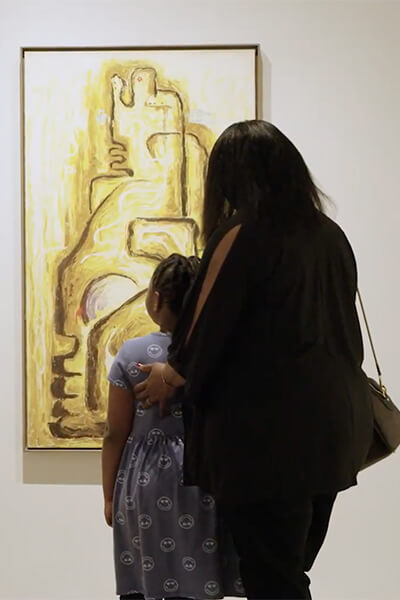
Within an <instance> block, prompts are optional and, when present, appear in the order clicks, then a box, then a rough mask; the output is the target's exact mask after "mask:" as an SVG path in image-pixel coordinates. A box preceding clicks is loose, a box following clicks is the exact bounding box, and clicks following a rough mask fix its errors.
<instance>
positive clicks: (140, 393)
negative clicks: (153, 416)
mask: <svg viewBox="0 0 400 600" xmlns="http://www.w3.org/2000/svg"><path fill="white" fill-rule="evenodd" d="M164 367H165V365H164V363H152V364H150V365H140V367H139V368H140V370H141V371H143V373H148V374H149V376H148V377H147V379H146V380H145V381H142V383H138V384H137V385H136V386H135V389H134V392H135V397H136V400H141V401H142V402H143V407H144V408H150V407H151V406H152V405H153V404H159V405H160V415H161V416H162V417H164V416H165V415H166V414H167V412H168V402H169V400H170V399H171V398H172V397H173V396H174V395H175V388H173V387H172V386H170V385H167V384H166V383H165V381H164V378H163V370H164Z"/></svg>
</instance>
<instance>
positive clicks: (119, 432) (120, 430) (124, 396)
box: [102, 384, 136, 526]
mask: <svg viewBox="0 0 400 600" xmlns="http://www.w3.org/2000/svg"><path fill="white" fill-rule="evenodd" d="M135 404H136V401H135V397H134V395H133V393H132V392H131V391H130V390H128V389H126V388H121V387H118V386H115V385H112V384H110V390H109V397H108V413H107V422H106V431H105V434H104V440H103V450H102V472H103V495H104V512H105V518H106V521H107V523H108V525H110V526H111V525H112V500H113V493H114V485H115V480H116V478H117V473H118V467H119V463H120V460H121V455H122V452H123V450H124V447H125V442H126V440H127V438H128V436H129V434H130V432H131V430H132V425H133V420H134V415H135Z"/></svg>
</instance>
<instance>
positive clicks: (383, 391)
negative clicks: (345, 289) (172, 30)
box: [357, 289, 387, 397]
mask: <svg viewBox="0 0 400 600" xmlns="http://www.w3.org/2000/svg"><path fill="white" fill-rule="evenodd" d="M357 298H358V302H359V303H360V308H361V313H362V316H363V319H364V323H365V329H366V330H367V335H368V340H369V344H370V346H371V350H372V356H373V357H374V361H375V367H376V371H377V373H378V380H379V387H380V388H381V392H382V394H383V395H384V396H385V397H386V396H387V390H386V387H385V385H384V384H383V380H382V371H381V368H380V365H379V361H378V357H377V354H376V350H375V346H374V342H373V340H372V334H371V329H370V327H369V323H368V319H367V313H366V312H365V307H364V303H363V300H362V297H361V294H360V290H359V289H357Z"/></svg>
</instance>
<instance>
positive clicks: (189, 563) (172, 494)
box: [108, 333, 245, 599]
mask: <svg viewBox="0 0 400 600" xmlns="http://www.w3.org/2000/svg"><path fill="white" fill-rule="evenodd" d="M170 343H171V340H170V337H169V335H166V334H163V333H152V334H150V335H148V336H145V337H142V338H136V339H132V340H129V341H127V342H126V343H125V344H124V345H123V346H122V348H121V350H120V351H119V353H118V355H117V356H116V358H115V361H114V363H113V365H112V367H111V370H110V373H109V376H108V379H109V381H110V382H111V383H112V384H113V385H115V386H119V387H122V388H125V389H129V390H132V389H133V387H134V386H135V385H136V384H137V383H140V382H141V381H143V379H144V378H145V376H146V375H145V374H143V373H142V372H141V371H140V370H139V369H138V368H137V366H136V363H137V362H140V363H143V364H146V363H152V362H165V361H166V359H167V354H168V352H167V349H168V346H169V345H170ZM183 434H184V427H183V419H182V404H181V402H180V401H178V400H177V401H175V402H174V403H173V404H172V405H171V410H170V414H169V415H168V416H166V417H165V418H163V419H161V418H160V415H159V407H158V406H154V407H152V408H150V409H149V410H144V409H143V407H142V405H141V403H138V404H137V409H136V415H135V419H134V424H133V428H132V432H131V434H130V436H129V437H128V439H127V442H126V445H125V448H124V451H123V454H122V457H121V462H120V467H119V472H118V476H117V480H116V484H115V490H114V500H113V535H114V564H115V573H116V581H117V594H131V593H140V594H143V595H144V596H145V598H146V599H151V598H157V599H159V598H169V597H186V598H199V599H200V598H201V599H203V598H222V597H224V596H244V595H245V592H244V589H243V585H242V581H241V579H240V575H239V561H238V558H237V555H236V553H235V550H234V547H233V543H232V540H231V538H230V536H229V534H228V532H226V531H225V529H224V527H223V524H222V522H221V521H220V520H219V519H218V518H217V513H216V507H215V501H214V498H213V497H212V496H210V494H207V493H203V492H202V491H201V490H200V489H199V488H198V487H194V486H191V487H184V486H183V473H182V467H183V450H184V446H183Z"/></svg>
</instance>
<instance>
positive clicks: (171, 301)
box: [151, 254, 200, 315]
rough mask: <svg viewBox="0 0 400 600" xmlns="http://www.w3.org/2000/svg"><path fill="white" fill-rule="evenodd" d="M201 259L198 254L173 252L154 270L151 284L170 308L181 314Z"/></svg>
mask: <svg viewBox="0 0 400 600" xmlns="http://www.w3.org/2000/svg"><path fill="white" fill-rule="evenodd" d="M199 264H200V259H199V258H197V256H189V257H188V258H187V257H186V256H182V255H181V254H171V255H170V256H168V258H165V259H164V260H162V261H161V262H160V264H159V265H158V266H157V268H156V270H155V271H154V274H153V277H152V280H151V284H152V287H153V289H154V290H155V291H157V292H159V294H160V295H161V298H162V300H163V301H164V302H166V303H167V304H168V306H169V308H170V310H171V311H172V312H173V313H174V314H175V315H179V313H180V311H181V309H182V305H183V301H184V299H185V296H186V293H187V291H188V290H189V288H190V286H191V285H192V283H193V281H194V279H195V277H196V275H197V272H198V270H199Z"/></svg>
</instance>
